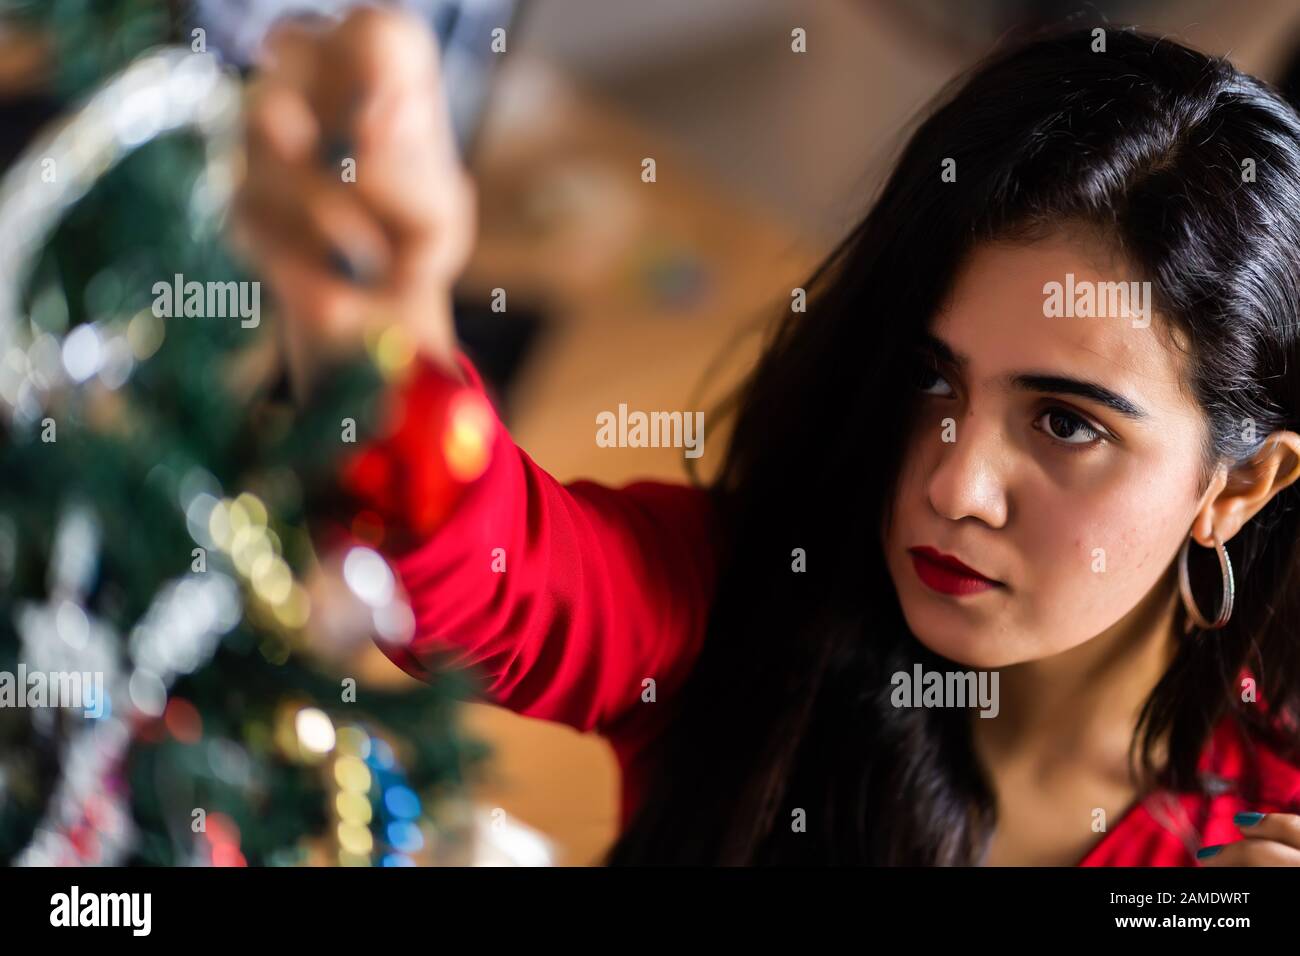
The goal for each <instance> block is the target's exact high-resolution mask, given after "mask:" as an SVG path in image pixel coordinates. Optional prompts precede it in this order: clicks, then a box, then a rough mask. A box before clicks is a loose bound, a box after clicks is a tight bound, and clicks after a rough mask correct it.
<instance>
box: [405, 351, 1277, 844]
mask: <svg viewBox="0 0 1300 956" xmlns="http://www.w3.org/2000/svg"><path fill="white" fill-rule="evenodd" d="M458 360H459V362H460V365H461V368H462V370H463V372H464V374H465V377H466V379H467V381H468V382H469V384H470V385H471V386H472V387H473V388H474V389H476V390H478V391H479V392H480V393H482V394H483V395H484V396H485V397H487V398H488V401H489V404H490V403H491V398H490V396H487V393H486V392H485V391H484V386H483V382H482V379H481V377H480V376H479V374H478V371H477V370H476V369H475V368H474V366H473V364H472V363H471V362H470V360H469V359H468V358H467V357H466V356H465V355H464V354H460V355H458ZM421 374H422V376H424V377H425V385H426V386H427V385H428V382H427V377H428V376H429V375H433V374H436V373H433V372H431V371H427V370H426V371H424V372H422V373H421ZM417 394H420V391H419V381H418V379H417V382H416V383H415V384H414V385H411V386H408V388H407V389H406V398H405V401H406V402H407V404H408V407H409V405H410V403H411V402H412V400H413V399H412V396H414V395H417ZM425 394H427V391H426V392H425ZM492 415H493V418H494V423H495V425H496V428H495V431H494V433H493V434H494V437H493V439H492V449H491V458H490V463H489V464H488V466H487V470H486V471H485V472H484V473H483V474H482V476H481V477H479V478H478V479H477V480H476V481H475V482H474V483H473V484H472V485H470V486H469V487H468V489H467V490H466V491H465V493H464V495H463V497H461V498H460V500H459V501H458V503H457V504H456V507H455V508H454V509H453V510H452V511H451V514H450V516H449V517H448V518H447V520H446V522H445V524H443V525H442V526H441V527H440V528H439V529H438V530H437V531H436V532H435V533H433V534H432V535H430V536H429V537H428V538H427V539H425V540H423V541H422V542H420V543H419V544H418V545H416V546H414V547H408V548H404V549H402V550H400V551H390V554H389V558H390V560H391V561H392V563H393V565H394V567H395V569H396V571H397V574H398V576H399V577H400V579H401V581H402V583H403V585H404V587H405V589H406V591H407V594H408V596H409V599H410V601H411V606H412V609H413V611H414V613H415V619H416V632H415V637H414V638H413V640H412V641H411V643H410V644H409V645H407V646H405V647H394V646H393V645H391V644H382V643H381V645H380V646H381V647H382V648H383V649H384V651H385V653H386V654H388V655H389V657H391V658H392V659H393V660H394V661H395V662H396V663H397V664H398V665H399V666H401V667H402V668H403V669H404V670H405V671H406V672H407V673H409V674H411V675H413V676H415V677H417V678H419V677H423V676H425V675H426V674H427V671H426V670H425V666H424V661H425V660H426V659H427V656H428V654H429V652H430V651H432V650H435V649H437V650H442V651H450V652H452V657H451V658H450V659H451V660H452V661H453V662H454V663H456V664H458V665H466V666H473V667H475V668H476V669H477V671H478V672H479V674H480V675H481V676H482V678H483V679H484V681H485V690H486V694H487V697H488V699H489V700H491V701H492V702H494V703H496V704H499V705H500V706H503V707H506V708H508V709H510V710H512V711H515V712H517V713H519V714H523V715H525V716H529V717H538V718H541V719H543V720H551V721H557V722H559V723H562V724H567V725H568V726H570V727H574V728H576V729H577V730H580V731H594V732H596V733H598V734H600V735H602V736H604V737H605V738H606V739H607V740H608V741H609V742H610V744H611V745H612V747H613V749H614V752H615V754H616V756H617V759H618V763H619V767H620V770H621V774H622V781H623V788H622V803H621V821H622V824H623V825H626V824H627V822H628V820H629V819H630V818H631V816H632V814H633V813H634V812H635V809H636V807H637V805H638V802H639V800H640V797H641V794H642V792H643V789H644V785H643V782H644V780H645V777H646V774H647V773H649V772H650V771H651V769H652V768H651V767H649V766H646V765H645V760H644V759H643V754H644V750H645V745H646V744H647V743H648V742H649V741H651V740H652V739H653V738H654V737H655V736H656V735H657V734H658V733H660V732H661V731H662V730H663V728H664V727H665V725H666V723H667V720H668V719H669V717H670V714H671V708H672V707H673V694H674V691H675V690H676V689H677V688H679V687H680V686H681V684H682V682H683V680H684V679H685V677H686V675H687V673H688V672H689V670H690V668H691V667H692V665H693V663H694V661H695V659H696V656H697V654H698V652H699V649H700V646H701V642H702V641H703V639H704V632H705V627H706V622H707V617H708V610H709V605H710V603H711V601H712V597H713V591H714V587H715V583H716V575H717V570H718V569H717V567H716V555H717V539H716V534H717V531H716V526H715V524H714V518H713V514H712V510H711V507H710V503H709V499H708V496H707V493H706V492H704V491H703V490H702V489H698V488H693V487H690V486H687V485H679V484H672V483H665V482H658V481H638V482H634V483H631V484H627V485H625V486H623V487H620V488H612V487H608V486H605V485H601V484H598V483H596V482H593V481H585V480H584V481H574V482H570V483H568V484H561V483H560V482H559V481H557V480H556V479H555V478H553V477H551V475H549V474H548V473H547V472H546V471H545V470H544V469H543V468H541V467H540V466H539V465H538V464H537V463H536V462H534V461H533V460H532V459H531V458H530V457H529V456H528V455H527V454H526V453H525V452H524V451H523V450H522V449H520V448H519V447H518V446H517V445H516V444H515V443H514V441H513V440H512V439H511V438H510V435H509V433H508V432H507V430H506V429H505V427H504V426H503V425H502V424H501V422H500V419H499V417H498V416H497V413H496V410H495V407H493V409H492ZM497 549H501V550H500V551H498V550H497ZM502 556H504V561H505V570H504V572H503V571H501V570H500V567H501V565H500V560H501V558H502ZM648 679H652V680H654V682H655V696H656V699H655V700H654V701H653V702H648V701H645V700H643V690H644V687H645V684H644V683H643V682H644V681H646V680H648ZM1247 746H1248V744H1247V741H1246V739H1245V738H1244V736H1243V735H1242V733H1241V731H1240V730H1238V729H1237V727H1236V725H1235V724H1234V723H1233V722H1231V721H1227V720H1225V722H1224V723H1223V724H1221V725H1220V726H1219V728H1218V729H1217V731H1216V733H1215V734H1214V736H1213V739H1212V740H1211V742H1210V743H1209V744H1208V745H1207V747H1206V749H1205V751H1204V753H1203V755H1202V758H1201V763H1200V768H1201V770H1202V772H1203V773H1204V774H1205V775H1207V776H1210V777H1215V778H1218V779H1219V780H1221V781H1223V782H1224V783H1225V784H1226V785H1227V786H1226V787H1224V788H1222V789H1223V792H1222V793H1221V794H1220V795H1218V796H1213V797H1206V796H1202V795H1197V794H1171V793H1164V792H1158V793H1154V794H1151V795H1149V796H1147V797H1145V798H1144V799H1142V800H1140V801H1139V802H1137V803H1136V804H1134V806H1132V807H1131V808H1129V810H1128V811H1127V812H1126V813H1125V814H1124V815H1123V816H1122V817H1121V818H1120V819H1119V820H1114V821H1110V826H1109V827H1108V829H1107V831H1106V832H1105V833H1104V834H1103V835H1102V836H1100V837H1099V839H1098V842H1097V843H1096V844H1095V845H1094V846H1093V848H1092V849H1091V850H1090V851H1089V852H1088V853H1087V854H1085V856H1084V857H1083V859H1082V860H1081V861H1080V862H1079V865H1080V866H1180V865H1195V862H1196V861H1195V852H1196V850H1197V849H1199V848H1200V847H1201V846H1204V845H1209V844H1216V843H1229V842H1232V841H1234V840H1237V839H1240V838H1241V833H1240V832H1239V831H1238V829H1237V828H1236V826H1235V825H1234V824H1233V823H1232V817H1233V814H1235V813H1236V812H1238V811H1240V810H1259V811H1264V812H1268V811H1284V812H1298V811H1300V768H1297V767H1295V766H1293V765H1292V764H1289V763H1287V762H1286V761H1284V760H1282V759H1280V758H1279V757H1278V756H1277V755H1276V754H1274V753H1273V752H1272V751H1270V750H1269V749H1267V748H1263V747H1259V746H1255V747H1254V750H1255V754H1256V757H1255V759H1256V761H1257V763H1256V773H1257V779H1258V781H1259V785H1260V797H1261V799H1260V800H1259V801H1258V802H1254V803H1251V804H1249V805H1248V804H1246V803H1245V802H1244V801H1243V800H1242V799H1241V798H1240V797H1239V796H1237V794H1236V793H1235V792H1234V787H1233V784H1234V783H1237V782H1241V781H1242V780H1243V776H1244V775H1245V774H1246V773H1247V772H1249V769H1250V764H1249V762H1248V760H1247V753H1248V751H1247Z"/></svg>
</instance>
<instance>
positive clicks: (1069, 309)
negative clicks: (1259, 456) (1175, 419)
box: [930, 235, 1190, 409]
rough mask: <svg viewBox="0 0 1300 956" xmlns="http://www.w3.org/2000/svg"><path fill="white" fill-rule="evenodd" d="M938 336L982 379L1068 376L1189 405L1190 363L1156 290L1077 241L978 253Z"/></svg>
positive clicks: (937, 325) (941, 318)
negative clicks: (1169, 325) (1155, 297)
mask: <svg viewBox="0 0 1300 956" xmlns="http://www.w3.org/2000/svg"><path fill="white" fill-rule="evenodd" d="M1144 309H1145V310H1146V314H1145V316H1144V315H1143V310H1144ZM930 331H931V334H932V335H933V336H934V337H935V338H938V339H940V340H941V341H943V342H944V343H945V344H946V345H947V346H948V347H949V348H950V349H951V350H952V351H953V352H954V353H956V354H957V355H958V356H962V357H964V358H966V359H967V360H968V363H969V367H968V368H967V369H966V370H965V371H966V374H968V375H969V376H971V377H972V379H973V380H976V381H978V380H984V379H988V380H993V379H1001V378H1004V377H1005V376H1007V375H1008V374H1016V373H1020V372H1028V371H1032V372H1036V373H1039V372H1041V373H1047V374H1056V373H1059V374H1065V375H1070V376H1072V377H1082V378H1086V379H1089V380H1093V381H1097V382H1099V383H1100V384H1103V385H1106V386H1107V387H1109V388H1112V389H1114V390H1116V391H1120V392H1123V393H1134V394H1139V395H1141V396H1143V397H1144V398H1145V399H1146V404H1147V405H1149V406H1153V407H1156V408H1159V407H1164V408H1169V409H1176V408H1183V407H1185V406H1186V405H1187V403H1188V402H1189V401H1190V398H1189V393H1188V392H1187V391H1186V389H1185V388H1184V380H1185V376H1186V360H1185V357H1184V355H1183V354H1182V353H1181V351H1180V350H1179V349H1178V348H1177V347H1176V344H1175V342H1174V341H1171V338H1170V336H1169V334H1168V331H1169V330H1168V328H1167V326H1166V322H1165V320H1164V319H1163V318H1162V317H1161V316H1159V315H1158V314H1157V313H1156V311H1155V306H1154V302H1153V301H1152V297H1151V292H1150V285H1149V283H1147V282H1146V280H1145V278H1144V277H1143V276H1142V275H1140V274H1139V273H1137V272H1136V271H1135V270H1133V269H1131V268H1129V267H1128V266H1127V265H1126V264H1125V263H1124V262H1123V260H1122V259H1120V258H1119V257H1118V256H1111V255H1105V254H1104V251H1103V252H1102V253H1101V254H1099V250H1098V249H1097V248H1096V244H1095V243H1088V242H1082V241H1080V240H1079V239H1078V238H1077V237H1072V236H1066V235H1057V236H1052V237H1049V238H1046V239H1043V240H1039V241H1036V242H1032V243H1015V244H1012V243H988V244H984V245H981V246H979V247H977V248H976V249H975V250H974V251H973V252H972V253H971V255H970V256H969V257H968V258H967V260H966V262H965V263H964V264H963V267H962V269H961V270H960V271H959V273H958V275H957V277H956V281H955V282H954V285H953V288H952V291H951V293H950V295H949V296H948V299H947V301H946V302H945V304H944V307H943V308H942V309H941V310H940V311H939V312H938V313H937V314H936V316H935V319H934V322H933V323H932V324H931V328H930Z"/></svg>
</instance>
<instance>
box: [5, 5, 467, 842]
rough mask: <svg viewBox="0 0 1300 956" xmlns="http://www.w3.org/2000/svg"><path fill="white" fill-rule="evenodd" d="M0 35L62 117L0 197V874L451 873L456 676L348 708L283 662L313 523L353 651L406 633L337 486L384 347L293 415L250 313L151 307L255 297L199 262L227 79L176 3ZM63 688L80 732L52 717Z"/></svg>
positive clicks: (218, 214) (371, 528)
mask: <svg viewBox="0 0 1300 956" xmlns="http://www.w3.org/2000/svg"><path fill="white" fill-rule="evenodd" d="M8 15H9V16H11V17H12V18H13V19H12V20H11V21H10V22H11V23H18V24H19V25H20V26H21V28H22V29H24V30H26V31H30V33H31V35H32V36H37V37H42V38H45V39H46V40H47V41H51V42H52V44H53V47H52V51H53V52H52V57H51V62H52V64H53V67H54V72H53V74H52V83H53V91H54V94H55V95H56V96H57V98H58V100H59V102H61V103H63V104H65V105H66V108H65V110H64V114H63V116H62V117H61V118H60V119H59V120H58V122H56V123H54V124H52V125H50V126H48V127H47V128H46V129H45V130H44V131H43V132H42V133H41V134H40V135H39V136H38V137H37V138H36V139H35V140H33V141H32V142H31V143H30V144H29V147H28V149H27V150H25V151H24V152H23V154H22V155H21V156H20V157H19V158H18V159H17V160H16V161H15V162H14V163H13V164H12V165H11V166H10V168H9V169H8V170H7V171H6V172H5V178H4V180H3V184H2V185H0V225H2V226H3V228H0V675H7V677H6V678H0V861H4V862H16V863H26V864H33V863H34V864H41V863H53V864H75V863H83V864H101V865H103V864H107V865H113V864H125V863H147V864H162V865H189V864H216V865H242V864H250V865H264V864H272V865H274V864H301V863H316V862H323V863H343V864H361V865H370V864H376V865H378V864H384V865H399V864H409V863H412V862H428V861H430V860H437V859H446V858H449V857H451V858H454V856H453V854H452V853H450V852H448V851H454V849H455V847H456V845H457V844H456V841H457V839H463V836H464V831H463V829H461V827H460V825H459V822H458V821H460V820H461V819H462V818H461V817H458V816H456V815H455V814H454V812H453V811H454V809H455V808H458V807H460V808H463V806H464V803H463V800H462V799H461V798H462V797H463V787H464V784H465V781H466V778H467V775H468V774H469V773H470V772H471V771H472V770H473V768H474V767H475V766H477V765H478V763H479V761H480V760H481V759H482V757H483V756H484V755H485V750H484V748H483V747H482V746H481V745H480V744H478V743H477V742H474V741H471V740H466V739H463V738H462V736H461V735H460V734H459V732H458V730H457V725H456V701H457V700H458V699H461V698H463V697H465V696H466V695H467V694H468V693H470V692H471V690H472V687H471V682H470V679H469V677H468V676H467V675H463V674H456V673H450V672H448V673H443V672H438V673H437V676H435V677H434V679H433V680H432V681H431V682H430V683H429V684H428V686H426V687H421V688H419V689H418V690H412V691H404V692H394V691H380V690H376V689H373V688H371V687H368V686H360V687H358V686H356V682H355V681H353V680H351V678H349V677H348V676H347V674H346V673H340V672H339V671H338V670H337V669H336V668H332V667H331V666H330V663H329V661H327V660H324V659H323V658H322V656H321V655H320V654H319V653H318V652H317V649H316V648H314V647H313V645H312V643H311V641H310V640H309V639H308V637H307V635H308V634H309V633H311V631H312V628H311V626H310V625H311V624H312V623H313V614H315V615H317V617H319V615H320V614H321V613H322V612H321V609H320V607H319V606H316V607H314V606H313V596H312V594H311V593H310V592H309V591H308V589H307V587H306V586H305V584H304V581H305V575H306V574H307V572H308V570H309V569H311V568H313V567H319V566H321V565H322V564H324V563H328V562H329V561H330V560H331V556H330V555H328V554H326V553H324V552H323V551H322V550H321V548H322V546H321V543H320V542H321V536H320V535H319V534H317V533H316V531H317V530H318V529H319V528H321V527H325V526H329V527H340V528H344V529H346V530H347V531H349V532H351V536H350V537H349V538H348V539H347V540H349V541H352V542H354V543H353V544H351V545H349V546H348V549H347V550H346V552H340V553H339V554H338V555H334V556H333V557H334V558H336V559H337V561H336V563H337V564H338V565H339V566H340V567H341V568H342V573H341V575H340V578H339V583H338V588H339V589H340V591H341V592H344V591H348V592H350V593H349V594H348V595H347V596H348V598H349V600H351V601H352V604H353V606H354V607H355V608H360V609H361V610H362V611H363V612H365V613H368V614H369V615H370V617H369V618H368V619H367V622H368V623H369V624H372V625H373V627H372V628H369V629H363V630H362V632H359V633H360V634H361V636H360V637H359V638H358V640H368V637H367V636H366V634H368V633H369V631H370V630H373V631H376V632H378V633H379V634H381V635H384V634H387V635H388V636H389V637H391V638H393V639H400V638H401V637H402V636H404V635H405V634H409V630H410V626H411V622H410V620H409V611H406V610H405V609H404V607H403V606H402V605H401V604H400V601H399V600H397V599H396V598H394V597H393V594H392V592H393V588H392V586H391V585H392V578H391V571H389V569H388V567H387V565H386V563H384V561H383V560H382V558H380V557H379V553H378V551H377V550H372V549H370V548H367V547H363V546H360V545H357V544H355V541H356V539H357V538H358V537H361V538H366V537H367V536H368V537H369V539H370V540H371V541H372V542H373V543H374V544H375V546H376V548H377V547H378V546H379V545H380V543H381V541H382V529H380V531H379V532H378V533H377V532H376V528H375V524H374V522H373V521H368V520H366V516H365V515H364V514H363V515H357V514H355V513H354V512H352V511H350V510H349V507H350V506H349V502H348V501H347V499H346V497H345V496H343V495H342V494H341V493H340V492H339V490H338V482H337V478H336V476H337V475H338V474H339V473H340V469H341V468H342V467H343V465H344V463H345V461H346V460H347V456H348V455H349V454H351V453H355V451H356V449H357V448H359V447H363V446H364V444H365V442H366V441H367V440H368V438H370V437H371V436H373V435H375V434H377V433H378V432H380V431H381V430H382V429H383V428H384V427H385V421H386V419H385V408H386V404H385V395H386V394H388V393H389V390H386V389H385V388H384V386H385V382H386V380H391V379H395V378H400V377H401V375H402V374H403V373H404V369H405V368H406V365H407V364H409V360H407V359H405V354H406V353H404V351H403V349H402V348H401V346H400V338H399V339H396V340H395V339H394V338H393V337H391V336H389V337H386V339H385V340H384V341H381V342H377V343H376V344H375V347H374V348H373V349H371V350H370V352H369V354H367V355H365V356H362V357H359V358H357V359H356V360H355V361H354V362H351V363H349V364H347V365H345V366H342V367H339V368H337V369H334V370H333V371H332V373H331V374H330V375H328V376H324V377H323V380H324V382H325V383H326V384H323V385H322V386H321V387H319V388H318V389H317V390H316V391H315V392H313V394H312V395H311V396H310V399H309V400H308V401H305V402H302V401H300V402H292V401H290V400H289V399H288V397H287V395H286V394H285V393H286V389H285V387H284V382H283V378H282V376H277V375H276V374H274V369H275V367H276V365H275V357H276V355H277V354H278V353H277V351H276V348H275V344H276V343H275V337H276V322H275V317H274V315H273V314H268V315H266V316H260V315H252V314H249V313H247V312H245V313H241V316H240V317H238V318H235V317H230V316H227V317H224V318H216V317H212V316H211V315H207V316H192V315H189V314H186V312H185V311H184V309H183V308H182V304H181V303H179V302H173V303H172V304H171V309H170V310H166V309H163V310H160V309H159V308H158V301H159V297H160V296H161V294H162V291H161V290H162V288H163V286H167V285H171V284H172V283H173V279H174V277H182V276H183V277H185V278H186V280H193V279H196V278H198V279H200V280H201V282H202V284H203V286H204V287H205V288H207V289H212V288H214V287H215V288H218V289H226V288H238V289H248V288H255V287H254V286H252V285H251V283H252V282H254V281H255V277H253V276H250V275H247V274H245V273H244V272H243V271H242V270H241V267H240V266H239V265H238V264H237V263H236V262H234V261H233V260H232V259H231V258H230V257H229V256H228V254H227V252H226V251H225V247H224V245H223V242H222V236H221V225H222V213H223V211H224V206H223V203H224V201H225V197H226V196H227V195H228V193H229V188H230V180H231V177H232V172H231V170H232V163H233V162H234V159H233V157H234V156H235V155H237V149H236V145H235V143H234V140H235V139H236V134H235V130H237V125H238V124H237V118H238V103H239V89H238V79H237V77H234V76H233V75H232V74H230V73H229V72H227V71H225V70H223V69H222V68H221V67H220V66H219V65H218V63H217V61H216V59H215V57H213V55H212V54H210V53H207V52H205V51H203V50H202V49H201V44H197V45H196V44H194V43H192V42H191V39H192V35H191V33H190V31H189V29H188V26H187V24H185V23H184V22H182V21H181V20H180V19H178V17H177V15H176V12H175V6H174V5H168V4H158V3H152V2H144V0H113V2H93V3H92V2H90V0H45V2H40V3H26V2H24V3H20V4H18V5H17V6H16V7H15V6H14V5H13V4H11V5H10V9H9V11H8ZM167 43H170V44H173V45H172V46H169V47H166V48H160V47H159V45H160V44H167ZM176 282H177V283H178V284H180V288H181V291H182V293H183V294H184V295H186V296H188V292H187V291H186V289H187V287H186V285H184V284H181V283H180V279H179V278H176ZM226 283H236V284H237V285H235V286H227V285H226ZM160 312H162V313H164V314H163V315H160V314H159V313H160ZM171 316H174V317H171ZM253 319H256V321H253ZM395 341H397V343H398V344H397V345H396V346H395V345H394V342H395ZM268 369H270V370H271V371H270V372H268V371H267V370H268ZM341 423H350V424H351V425H352V426H353V433H352V435H351V436H349V437H355V439H356V443H355V444H349V441H348V437H344V433H345V432H346V431H347V428H346V427H345V428H344V429H343V431H341V429H340V424H341ZM442 424H444V423H440V422H438V421H436V420H435V421H434V422H432V423H431V424H430V427H431V428H437V427H441V426H442ZM431 447H438V446H437V445H436V444H431ZM344 582H346V583H344ZM377 595H378V597H377ZM316 604H317V605H319V602H316ZM404 614H405V616H404ZM55 675H58V676H55ZM72 678H80V679H81V680H82V686H80V687H79V688H74V690H75V691H76V693H75V694H74V696H79V700H80V704H81V705H82V706H80V707H67V706H52V704H53V703H55V700H54V698H55V697H57V696H58V694H57V693H56V690H59V691H65V692H66V691H68V689H69V688H68V687H62V688H55V687H54V682H55V681H62V680H68V679H72ZM6 693H8V694H9V697H8V699H7V700H6V698H5V694H6ZM64 703H65V704H66V701H64ZM458 835H459V836H458Z"/></svg>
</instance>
